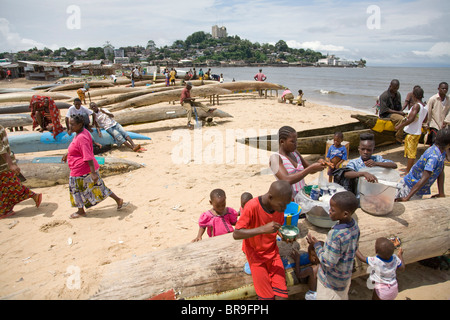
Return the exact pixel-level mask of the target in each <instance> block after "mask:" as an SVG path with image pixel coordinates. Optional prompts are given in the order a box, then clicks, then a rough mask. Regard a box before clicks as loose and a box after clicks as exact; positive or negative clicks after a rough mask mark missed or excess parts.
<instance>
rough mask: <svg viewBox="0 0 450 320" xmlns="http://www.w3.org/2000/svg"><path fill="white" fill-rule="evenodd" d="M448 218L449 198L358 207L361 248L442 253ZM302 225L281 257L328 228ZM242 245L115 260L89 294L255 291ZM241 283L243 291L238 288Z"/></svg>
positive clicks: (447, 241) (211, 242) (227, 238)
mask: <svg viewBox="0 0 450 320" xmlns="http://www.w3.org/2000/svg"><path fill="white" fill-rule="evenodd" d="M449 217H450V199H449V198H438V199H426V200H418V201H409V202H404V203H395V206H394V210H393V212H391V213H390V214H388V215H386V216H372V215H369V214H367V213H365V212H364V211H362V210H361V209H358V210H357V211H356V213H355V214H354V218H355V219H356V220H357V221H358V224H359V227H360V230H361V237H360V241H359V249H360V251H361V252H362V253H363V254H364V255H366V256H373V255H375V248H374V247H375V240H376V239H377V238H379V237H389V236H391V235H396V236H398V237H399V238H400V239H401V242H402V248H403V250H404V260H405V263H406V264H409V263H412V262H416V261H419V260H423V259H427V258H431V257H436V256H439V255H442V254H444V253H446V252H447V250H448V249H449V248H450V233H449ZM299 229H300V235H299V237H298V238H297V240H296V242H294V243H293V244H286V243H284V242H278V243H279V247H280V254H281V256H282V257H287V256H289V255H290V252H291V251H292V249H293V248H297V249H298V250H299V251H300V252H306V251H307V243H306V239H305V236H306V235H307V234H308V232H310V233H311V234H313V235H314V236H315V237H316V238H318V239H319V240H325V239H326V235H327V232H328V229H323V228H318V227H315V226H313V225H311V224H310V223H309V222H308V221H306V220H300V222H299ZM241 248H242V242H241V241H236V240H234V239H233V237H232V234H227V235H223V236H219V237H214V238H209V239H204V240H202V241H200V242H196V243H187V244H183V245H178V246H175V247H172V248H168V249H165V250H161V251H155V252H150V253H148V254H145V255H142V256H140V257H134V258H131V259H128V260H125V261H119V262H115V263H112V264H110V265H109V266H108V267H107V268H106V269H105V273H104V276H103V279H102V281H101V283H100V285H99V289H98V291H97V293H96V294H95V295H94V296H92V297H91V299H114V300H116V299H117V300H122V299H149V298H151V297H153V296H156V295H158V294H160V293H161V292H165V291H169V290H171V289H173V290H174V291H175V292H176V293H178V297H177V298H184V299H189V298H200V299H201V298H205V297H206V298H208V299H212V298H213V297H221V298H224V297H225V299H233V298H238V296H237V295H239V298H242V297H243V296H247V297H248V296H251V295H254V290H252V278H251V276H249V275H247V274H246V273H244V271H243V267H244V264H245V262H246V258H245V255H244V254H243V253H242V250H241ZM355 261H356V260H355ZM355 267H356V268H355V271H354V273H353V278H356V277H359V276H362V275H365V274H367V269H366V266H365V264H362V263H360V262H358V261H356V262H355ZM406 268H408V267H406ZM290 274H291V275H292V272H291V273H290ZM297 283H298V282H297ZM239 288H242V289H243V290H236V289H239ZM307 290H308V288H307V286H306V285H304V284H296V281H295V279H294V281H293V283H291V285H290V284H289V282H288V291H289V293H290V294H292V293H299V292H306V291H307ZM239 291H241V292H239ZM224 292H225V293H228V294H225V293H224ZM235 293H236V294H235Z"/></svg>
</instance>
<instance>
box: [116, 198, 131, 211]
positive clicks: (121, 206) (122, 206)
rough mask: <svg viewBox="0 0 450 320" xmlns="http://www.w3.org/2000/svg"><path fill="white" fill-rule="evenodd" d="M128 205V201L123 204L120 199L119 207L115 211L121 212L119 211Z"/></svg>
mask: <svg viewBox="0 0 450 320" xmlns="http://www.w3.org/2000/svg"><path fill="white" fill-rule="evenodd" d="M129 204H130V202H129V201H127V202H124V201H123V199H122V201H121V203H120V205H118V206H117V210H121V209H123V208H126V207H127V206H128V205H129Z"/></svg>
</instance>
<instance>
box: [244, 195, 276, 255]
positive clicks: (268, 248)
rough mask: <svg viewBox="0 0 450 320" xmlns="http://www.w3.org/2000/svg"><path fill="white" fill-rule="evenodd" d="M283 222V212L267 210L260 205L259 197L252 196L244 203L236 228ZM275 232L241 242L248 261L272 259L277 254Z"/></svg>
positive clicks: (249, 227)
mask: <svg viewBox="0 0 450 320" xmlns="http://www.w3.org/2000/svg"><path fill="white" fill-rule="evenodd" d="M272 221H275V222H278V223H279V224H283V223H284V213H283V212H277V211H274V212H272V213H271V212H268V211H266V210H265V209H264V208H263V207H262V205H261V197H257V198H253V199H252V200H250V201H249V202H247V203H246V204H245V207H244V210H243V211H242V212H241V217H240V218H239V220H238V222H237V223H236V227H235V228H236V229H254V228H257V227H260V226H263V225H266V224H268V223H269V222H272ZM276 237H277V232H274V233H269V234H260V235H257V236H254V237H251V238H248V239H244V241H243V242H242V250H243V251H244V253H245V255H246V256H247V260H248V262H249V263H261V262H265V261H267V260H270V259H273V258H274V257H275V256H277V255H278V254H279V250H278V245H277V239H276Z"/></svg>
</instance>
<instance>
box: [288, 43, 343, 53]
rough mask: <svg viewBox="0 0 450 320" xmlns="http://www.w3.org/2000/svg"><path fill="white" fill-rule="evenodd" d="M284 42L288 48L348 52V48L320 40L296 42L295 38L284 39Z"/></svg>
mask: <svg viewBox="0 0 450 320" xmlns="http://www.w3.org/2000/svg"><path fill="white" fill-rule="evenodd" d="M286 44H287V45H288V46H289V47H290V48H295V49H300V48H303V49H311V50H314V51H329V52H348V51H350V50H348V49H346V48H344V47H343V46H336V45H333V44H322V43H321V42H320V41H305V42H298V41H295V40H290V41H286Z"/></svg>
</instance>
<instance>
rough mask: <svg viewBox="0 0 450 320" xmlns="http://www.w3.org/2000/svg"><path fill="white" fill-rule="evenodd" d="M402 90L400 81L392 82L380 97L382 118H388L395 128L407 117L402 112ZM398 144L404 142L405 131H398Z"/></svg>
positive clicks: (396, 138) (396, 135) (396, 137)
mask: <svg viewBox="0 0 450 320" xmlns="http://www.w3.org/2000/svg"><path fill="white" fill-rule="evenodd" d="M399 88H400V81H398V80H397V79H394V80H392V81H391V84H390V85H389V88H388V90H386V91H385V92H383V94H382V95H381V96H380V116H379V117H380V118H381V119H383V118H386V119H389V120H391V121H392V123H393V124H394V126H398V125H399V124H400V123H401V122H402V121H403V120H404V117H405V113H404V112H403V111H402V97H401V95H400V92H398V89H399ZM395 140H397V142H399V143H402V142H403V129H401V130H398V131H397V132H396V134H395Z"/></svg>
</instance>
